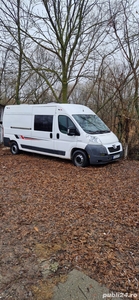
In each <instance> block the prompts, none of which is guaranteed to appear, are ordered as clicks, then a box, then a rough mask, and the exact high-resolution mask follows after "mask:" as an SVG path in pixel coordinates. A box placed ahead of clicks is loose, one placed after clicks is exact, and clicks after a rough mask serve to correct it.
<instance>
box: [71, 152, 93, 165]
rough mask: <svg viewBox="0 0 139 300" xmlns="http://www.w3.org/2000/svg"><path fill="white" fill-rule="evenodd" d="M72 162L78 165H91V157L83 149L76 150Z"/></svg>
mask: <svg viewBox="0 0 139 300" xmlns="http://www.w3.org/2000/svg"><path fill="white" fill-rule="evenodd" d="M72 162H73V164H74V165H75V166H76V167H82V168H84V167H87V166H88V165H89V159H88V157H87V154H86V153H85V152H84V151H82V150H76V151H75V152H74V153H73V156H72Z"/></svg>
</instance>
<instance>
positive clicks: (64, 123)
mask: <svg viewBox="0 0 139 300" xmlns="http://www.w3.org/2000/svg"><path fill="white" fill-rule="evenodd" d="M58 126H59V130H60V131H61V132H62V133H65V134H67V130H68V128H69V127H72V128H76V127H75V125H74V123H73V122H72V121H71V119H70V118H69V117H67V116H59V117H58Z"/></svg>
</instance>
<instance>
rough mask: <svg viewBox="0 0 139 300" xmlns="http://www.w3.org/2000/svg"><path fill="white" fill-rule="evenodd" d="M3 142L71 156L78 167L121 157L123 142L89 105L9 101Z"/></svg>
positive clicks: (16, 148)
mask: <svg viewBox="0 0 139 300" xmlns="http://www.w3.org/2000/svg"><path fill="white" fill-rule="evenodd" d="M3 127H4V145H5V146H6V147H10V150H11V153H12V154H14V155H15V154H18V153H19V152H20V151H21V150H22V151H28V152H34V153H38V154H43V155H50V156H54V157H60V158H64V159H70V160H72V162H73V164H74V165H75V166H78V167H86V166H88V165H89V164H91V165H96V164H106V163H109V162H113V161H116V160H118V159H120V158H121V157H122V155H123V150H122V145H121V143H120V142H119V140H118V138H117V137H116V136H115V134H114V133H113V132H112V131H110V129H109V128H108V127H107V126H106V125H105V123H104V122H103V121H102V120H101V119H100V118H99V117H98V116H97V115H96V114H95V113H94V112H93V111H92V110H91V109H89V108H88V107H86V106H84V105H78V104H57V103H49V104H35V105H30V104H21V105H7V106H6V107H5V110H4V117H3Z"/></svg>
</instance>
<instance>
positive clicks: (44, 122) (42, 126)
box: [34, 115, 53, 131]
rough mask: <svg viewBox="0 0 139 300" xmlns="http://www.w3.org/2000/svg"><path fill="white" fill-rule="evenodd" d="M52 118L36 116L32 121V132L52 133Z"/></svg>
mask: <svg viewBox="0 0 139 300" xmlns="http://www.w3.org/2000/svg"><path fill="white" fill-rule="evenodd" d="M52 124H53V116H50V115H49V116H46V115H36V116H35V120H34V130H38V131H52Z"/></svg>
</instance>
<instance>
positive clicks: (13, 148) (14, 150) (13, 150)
mask: <svg viewBox="0 0 139 300" xmlns="http://www.w3.org/2000/svg"><path fill="white" fill-rule="evenodd" d="M10 150H11V153H12V154H13V155H16V154H18V153H19V148H18V145H17V143H16V142H12V143H11V146H10Z"/></svg>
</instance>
